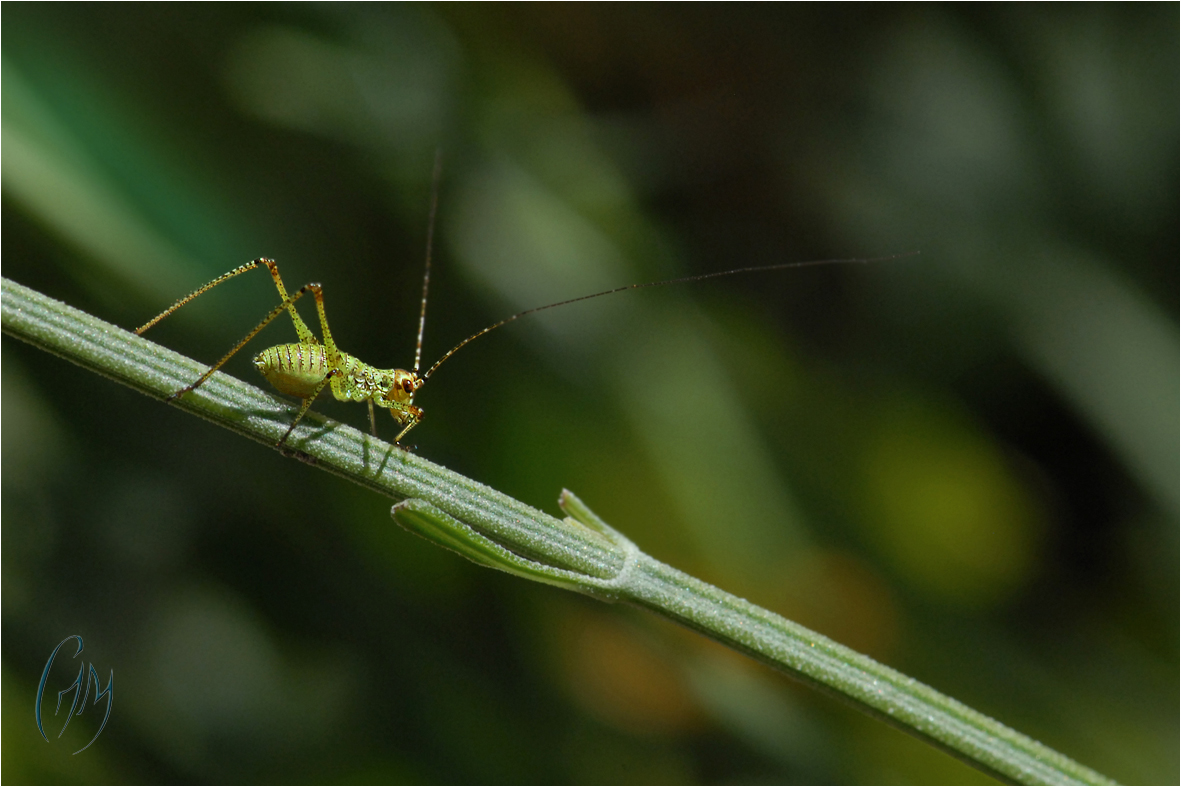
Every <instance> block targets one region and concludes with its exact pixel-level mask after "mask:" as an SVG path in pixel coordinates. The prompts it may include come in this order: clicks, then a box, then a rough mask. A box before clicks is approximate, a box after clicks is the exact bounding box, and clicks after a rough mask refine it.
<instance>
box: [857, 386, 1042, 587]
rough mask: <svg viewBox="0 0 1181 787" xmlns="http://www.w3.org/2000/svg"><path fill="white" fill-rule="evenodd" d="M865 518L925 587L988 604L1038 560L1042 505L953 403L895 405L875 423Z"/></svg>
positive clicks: (867, 460)
mask: <svg viewBox="0 0 1181 787" xmlns="http://www.w3.org/2000/svg"><path fill="white" fill-rule="evenodd" d="M863 468H864V472H865V477H864V487H863V498H862V499H863V511H862V515H863V521H864V522H865V523H866V525H867V527H869V529H870V531H871V534H872V538H873V540H874V541H875V542H876V544H877V546H878V548H879V549H880V550H881V551H882V553H883V555H884V556H885V557H886V558H887V559H888V560H889V561H890V563H891V564H892V567H893V568H894V569H895V570H896V571H898V572H899V574H901V575H902V576H903V577H904V578H905V579H906V580H907V581H908V582H909V583H910V584H911V585H912V586H913V587H914V588H915V589H916V590H919V591H920V592H923V593H926V594H929V595H931V596H933V597H936V598H938V599H939V600H942V601H946V602H951V603H954V604H959V605H966V606H978V605H989V604H991V603H995V602H997V601H1000V600H1001V599H1003V598H1004V597H1006V596H1007V595H1009V594H1010V593H1012V592H1013V591H1014V590H1015V589H1017V588H1018V587H1019V586H1020V585H1021V584H1022V583H1023V582H1024V581H1025V580H1026V579H1027V577H1028V576H1029V574H1030V572H1031V570H1032V568H1033V564H1034V561H1035V552H1036V545H1037V534H1038V532H1039V531H1040V529H1041V527H1040V525H1041V514H1040V506H1039V505H1038V503H1037V501H1036V500H1035V498H1034V496H1033V495H1032V494H1031V492H1030V489H1029V487H1028V485H1027V484H1026V483H1024V482H1023V481H1022V479H1021V478H1020V477H1019V476H1018V474H1017V472H1016V471H1015V466H1014V463H1013V462H1011V461H1010V460H1009V459H1008V458H1007V457H1006V456H1005V454H1004V452H1003V451H1002V449H1001V447H1000V446H999V445H998V444H997V443H996V442H995V441H994V440H992V439H990V437H989V436H988V435H987V434H985V433H984V432H982V431H981V430H980V429H978V428H976V427H975V425H973V424H972V423H970V422H969V421H968V420H967V419H966V418H963V417H960V416H958V415H957V414H956V413H954V412H953V411H951V410H949V409H948V408H945V407H941V406H930V405H924V404H920V403H918V402H908V401H903V402H895V403H893V404H891V405H889V406H887V407H886V408H884V409H883V411H882V412H881V413H880V414H879V418H878V419H877V421H876V423H875V424H874V425H873V426H871V427H870V437H869V440H868V442H867V444H866V448H865V453H864V463H863Z"/></svg>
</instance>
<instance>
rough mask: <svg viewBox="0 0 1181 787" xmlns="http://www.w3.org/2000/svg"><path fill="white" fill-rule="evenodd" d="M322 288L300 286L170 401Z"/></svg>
mask: <svg viewBox="0 0 1181 787" xmlns="http://www.w3.org/2000/svg"><path fill="white" fill-rule="evenodd" d="M268 262H269V261H268ZM320 289H321V288H320V285H319V284H316V283H312V284H305V285H304V286H302V287H300V288H299V289H298V290H297V291H296V293H295V294H294V295H292V296H290V297H287V298H284V299H283V302H282V303H280V304H279V305H278V306H276V307H275V308H274V309H272V310H271V312H270V314H268V315H267V316H266V317H264V318H263V319H262V322H260V323H259V324H258V325H256V326H254V330H252V331H251V332H250V333H248V334H246V337H245V338H243V339H242V341H240V342H238V343H237V344H235V345H234V346H233V348H232V349H231V350H230V351H229V352H228V353H226V354H225V355H223V356H222V357H221V360H219V361H218V362H217V363H215V364H214V365H213V366H211V367H210V368H209V371H207V372H205V374H203V375H201V376H200V377H198V378H197V381H196V382H194V383H193V384H191V385H187V386H185V387H184V388H181V389H180V390H179V391H177V392H176V393H174V394H173V395H172V396H170V397H168V401H170V402H171V401H173V400H174V399H178V398H180V397H181V396H184V395H185V394H187V393H188V392H189V391H193V390H196V389H197V388H200V387H201V385H202V384H204V382H205V381H206V380H208V379H209V378H210V377H211V376H213V373H214V372H216V371H217V370H218V369H220V368H221V367H223V366H225V364H226V362H227V361H229V360H230V359H231V358H233V357H234V355H236V354H237V352H238V351H239V350H241V349H242V348H243V347H245V346H246V343H247V342H249V341H250V340H251V339H253V338H254V337H255V336H257V335H258V333H259V331H261V330H262V329H263V328H265V327H267V326H268V325H270V324H271V322H272V321H274V319H275V318H276V317H278V316H279V315H280V314H282V313H283V312H284V311H286V310H287V309H291V310H292V311H294V309H292V306H293V305H294V304H295V302H296V301H298V300H299V299H300V298H302V297H303V296H304V295H306V294H307V293H309V292H314V293H316V294H317V295H318V294H319V292H320ZM190 300H191V298H190ZM304 330H307V326H306V325H305V326H304ZM313 338H314V337H313ZM330 377H331V375H330ZM327 379H328V378H325V381H327ZM321 385H322V384H321ZM317 390H319V389H317ZM300 417H302V414H301V415H300Z"/></svg>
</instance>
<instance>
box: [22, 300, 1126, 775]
mask: <svg viewBox="0 0 1181 787" xmlns="http://www.w3.org/2000/svg"><path fill="white" fill-rule="evenodd" d="M2 296H3V297H2V302H0V316H2V318H3V319H2V322H3V330H4V332H5V333H6V334H9V335H10V336H13V337H16V338H18V339H21V340H22V341H26V342H28V343H30V344H33V345H36V346H38V347H40V348H42V349H44V350H46V351H48V352H51V353H54V354H56V355H59V356H61V357H63V358H66V359H67V360H70V361H72V362H74V363H76V364H78V365H80V366H83V367H85V368H88V369H91V370H92V371H95V372H97V373H99V374H102V375H104V376H106V377H109V378H111V379H113V380H115V381H117V382H121V383H123V384H125V385H128V386H130V387H132V388H134V389H136V390H138V391H140V392H142V393H144V394H146V395H148V396H151V397H154V398H157V399H160V400H165V399H167V398H168V397H169V396H170V395H172V394H173V393H174V392H176V391H177V390H179V389H181V388H183V387H185V386H186V385H188V384H189V383H190V382H192V380H193V379H195V378H196V376H198V375H200V374H201V373H202V372H203V371H204V370H205V367H202V366H201V365H199V364H197V362H195V361H193V360H191V359H188V358H185V357H184V356H182V355H179V354H177V353H174V352H172V351H171V350H168V349H166V348H164V347H161V346H159V345H157V344H153V343H152V342H149V341H147V340H145V339H143V338H141V337H139V336H136V335H135V334H133V333H130V332H128V331H125V330H123V329H121V328H118V327H116V326H114V325H111V324H109V323H106V322H103V321H102V320H99V319H98V318H96V317H92V316H90V315H88V314H85V313H83V312H80V311H78V310H76V309H73V308H72V307H69V306H67V305H65V304H63V303H60V302H58V301H55V300H53V299H51V298H47V297H46V296H44V295H42V294H40V293H38V292H36V291H34V290H30V289H28V288H26V287H22V286H21V285H19V284H16V283H14V282H11V281H9V280H8V279H4V280H3V288H2ZM173 404H174V406H176V407H180V408H181V409H183V410H186V411H188V412H191V413H193V414H195V415H199V416H201V417H202V418H206V419H207V420H210V421H213V422H214V423H217V424H219V425H221V426H224V427H226V428H227V429H231V430H233V431H235V432H238V433H239V434H242V435H244V436H246V437H249V438H251V439H253V440H256V441H258V442H260V443H263V444H265V445H269V446H273V445H274V443H275V442H276V441H277V440H278V439H279V437H280V436H281V435H282V434H283V433H284V431H285V430H286V429H287V428H288V425H289V424H290V422H291V419H292V418H293V416H294V408H293V407H292V406H290V405H288V404H285V403H282V402H280V401H279V400H277V399H276V398H275V397H273V396H270V395H269V394H267V393H265V392H264V391H261V390H259V389H258V388H256V387H254V386H252V385H248V384H246V383H244V382H241V381H240V380H236V379H234V378H233V377H229V376H228V375H225V374H220V373H219V374H214V375H213V376H212V377H210V379H209V380H208V382H206V383H205V384H204V385H202V386H201V387H200V388H198V389H197V390H195V391H192V392H190V393H188V394H186V395H185V396H183V397H181V398H180V399H178V400H176V401H175V402H174V403H173ZM288 446H289V447H288V448H286V449H284V450H285V451H286V452H287V453H289V454H293V455H295V456H296V457H297V458H299V459H302V460H303V461H306V462H309V463H311V464H315V465H318V466H320V467H322V468H323V469H325V470H327V471H329V472H332V473H336V474H337V475H340V476H343V477H345V478H347V479H349V480H351V481H353V482H355V483H357V484H360V485H361V486H363V487H366V488H368V489H371V490H373V491H375V492H378V493H380V494H383V495H386V496H388V497H391V498H394V499H396V500H398V501H400V502H399V503H398V505H396V506H394V510H393V515H394V518H395V520H396V521H398V523H399V524H401V525H403V526H404V527H407V528H408V529H410V530H412V531H414V532H416V533H418V534H419V535H423V536H424V537H426V538H429V539H431V540H433V541H435V542H436V543H439V544H441V545H443V546H445V547H447V548H449V549H452V550H454V551H456V552H459V553H460V554H462V555H464V556H465V557H467V558H469V559H471V560H474V561H476V562H478V563H481V564H483V565H486V566H491V567H493V568H498V569H501V570H504V571H509V572H510V573H513V574H516V575H518V576H523V577H525V578H528V579H533V580H536V581H541V582H546V583H549V584H554V585H559V586H561V587H565V588H568V589H571V590H576V591H579V592H582V593H586V594H588V595H592V596H595V597H598V598H602V599H605V600H610V601H626V602H629V603H632V604H635V605H637V606H642V607H646V608H648V609H650V610H652V611H654V612H656V613H657V614H659V615H662V616H664V617H667V618H669V619H671V620H675V621H677V622H678V623H681V624H683V625H685V626H688V627H689V628H692V629H695V630H697V631H699V632H701V633H702V634H705V635H706V636H708V637H711V638H713V639H715V640H717V641H719V642H722V643H724V644H726V645H728V646H730V647H732V648H734V649H736V650H739V651H742V652H744V653H747V654H749V655H750V656H752V657H753V658H755V659H758V660H759V661H762V662H764V663H767V664H769V665H771V666H773V667H775V668H777V669H780V670H782V671H784V672H786V673H787V674H788V675H790V676H792V677H794V678H797V679H799V680H802V681H805V682H807V683H809V684H811V685H813V686H816V687H818V688H820V689H822V690H824V691H827V692H829V693H831V694H834V695H836V696H837V697H839V698H840V699H842V700H844V701H846V702H848V703H850V704H852V705H854V706H856V707H858V708H859V709H861V710H863V711H865V712H866V713H869V714H871V715H873V716H876V717H878V718H880V719H882V720H883V721H886V722H887V723H889V724H892V725H894V726H895V727H898V728H899V729H902V730H904V731H905V732H908V733H910V734H912V735H914V736H916V737H918V738H920V739H922V740H925V741H927V742H929V743H931V744H933V745H935V746H938V747H939V748H942V749H944V750H946V751H947V752H949V753H951V754H952V755H954V756H956V757H958V758H960V759H962V760H964V761H965V762H967V763H969V764H971V765H973V766H975V767H977V768H980V769H981V770H983V771H985V772H987V773H990V774H992V775H995V776H997V777H999V778H1002V779H1005V780H1009V781H1015V782H1021V783H1027V784H1037V783H1046V784H1050V783H1054V784H1062V783H1072V782H1078V783H1091V784H1097V783H1108V782H1109V780H1108V779H1107V778H1106V777H1104V776H1103V775H1101V774H1099V773H1096V772H1095V771H1093V770H1091V769H1089V768H1087V767H1085V766H1083V765H1080V764H1079V763H1077V762H1075V761H1073V760H1071V759H1070V758H1068V757H1066V756H1064V755H1062V754H1059V753H1058V752H1056V751H1054V750H1052V749H1049V748H1048V747H1046V746H1043V745H1042V744H1040V743H1038V742H1037V741H1034V740H1032V739H1031V738H1028V737H1026V736H1024V735H1022V734H1021V733H1019V732H1016V731H1015V730H1012V729H1010V728H1009V727H1006V726H1005V725H1003V724H1001V723H1000V722H998V721H996V720H995V719H991V718H989V717H987V716H985V715H983V714H981V713H978V712H976V711H974V710H972V709H971V708H968V707H967V706H965V705H963V704H962V703H959V702H957V701H956V700H953V699H951V698H950V697H947V696H945V695H943V694H940V693H939V692H937V691H935V690H934V689H932V688H930V687H929V686H926V685H924V684H922V683H919V682H918V681H916V680H913V679H911V678H908V677H907V676H905V675H903V674H901V673H899V672H897V671H895V670H893V669H890V668H889V667H886V666H885V665H883V664H880V663H878V662H876V661H874V660H873V659H870V658H869V657H867V656H863V655H861V654H859V653H856V652H854V651H852V650H850V649H848V648H846V647H844V646H843V645H840V644H838V643H836V642H833V641H832V640H830V639H828V638H826V637H823V636H821V635H819V634H817V633H815V632H813V631H810V630H808V629H806V628H804V627H803V626H799V625H797V624H795V623H792V622H791V621H789V620H786V619H785V618H782V617H780V616H779V615H776V614H775V613H773V612H770V611H769V610H766V609H763V608H761V607H758V606H756V605H754V604H751V603H750V602H747V601H744V600H743V599H740V598H738V597H736V596H733V595H731V594H729V593H726V592H725V591H723V590H721V589H719V588H716V587H714V586H712V585H709V584H707V583H705V582H702V581H700V580H698V579H695V578H693V577H691V576H689V575H687V574H684V573H682V572H680V571H677V570H676V569H674V568H672V567H670V566H667V565H665V564H663V563H661V562H659V561H658V560H656V559H654V558H652V557H650V556H649V555H646V554H644V553H643V552H641V551H640V550H639V549H638V548H637V547H636V546H635V545H634V544H632V543H631V542H630V541H628V540H627V539H626V538H625V537H624V536H622V535H621V534H620V533H618V532H617V531H615V530H614V529H612V528H611V527H610V526H608V525H607V524H606V523H604V522H603V521H602V520H600V519H599V518H598V517H597V516H595V514H594V513H593V512H592V511H590V509H589V508H587V507H586V506H585V504H583V503H582V502H581V501H580V500H578V498H576V497H574V495H572V494H570V493H569V492H563V494H562V498H561V501H560V503H561V505H562V508H563V510H565V511H566V513H567V514H568V515H569V516H567V518H566V519H565V520H559V519H555V518H553V517H550V516H548V515H546V514H544V513H542V512H541V511H538V510H537V509H534V508H532V507H530V506H528V505H526V504H524V503H522V502H520V501H518V500H514V499H513V498H511V497H509V496H507V495H504V494H502V493H500V492H497V491H496V490H494V489H491V488H489V487H487V486H484V485H483V484H480V483H478V482H476V481H473V480H471V479H469V478H465V477H464V476H461V475H459V474H457V473H454V472H452V471H450V470H448V469H446V468H444V467H441V466H439V465H436V464H434V463H432V462H429V461H427V460H426V459H423V458H422V457H419V456H416V455H414V454H411V453H409V452H406V451H403V450H401V449H399V448H397V447H396V446H393V445H390V444H389V443H385V442H382V441H381V440H378V439H376V438H374V437H372V436H370V435H366V434H363V433H361V432H359V431H357V430H355V429H352V428H350V427H347V426H343V425H341V424H339V423H336V422H334V421H331V420H328V419H325V418H323V417H322V416H319V415H316V414H314V413H309V414H308V416H307V417H306V418H305V419H303V421H302V422H301V423H300V424H299V425H298V427H297V428H296V429H295V430H294V431H293V432H292V434H291V436H290V438H289V439H288Z"/></svg>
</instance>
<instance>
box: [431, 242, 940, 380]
mask: <svg viewBox="0 0 1181 787" xmlns="http://www.w3.org/2000/svg"><path fill="white" fill-rule="evenodd" d="M918 253H919V252H917V251H909V252H906V253H905V254H891V255H889V256H887V257H869V258H854V259H847V260H808V261H805V262H779V263H775V264H773V265H756V266H754V267H750V268H734V269H733V270H728V271H717V272H715V273H700V274H697V275H696V276H681V277H680V278H676V279H664V280H662V281H650V282H645V283H643V284H628V285H626V286H624V287H616V288H615V289H613V290H603V291H602V292H596V293H594V294H592V295H583V296H581V297H578V298H571V299H570V300H568V301H559V302H558V303H550V304H547V305H545V306H535V307H533V308H532V309H526V310H525V311H523V312H517V313H516V314H514V315H512V316H510V317H505V318H504V319H503V320H501V321H500V322H498V323H496V324H495V325H489V326H488V327H487V328H485V329H484V330H482V331H479V332H478V333H473V334H472V335H471V336H469V337H467V338H466V339H464V340H463V341H462V342H460V343H459V344H457V345H455V346H454V347H452V348H451V349H450V350H448V351H447V354H446V355H444V356H443V357H442V358H440V359H439V360H437V361H435V365H434V366H432V367H431V368H430V369H428V370H427V373H426V374H424V375H423V376H422V379H423V380H427V379H428V378H429V377H430V376H431V375H432V374H434V373H435V370H436V369H438V368H439V367H440V366H442V365H443V361H445V360H447V359H448V358H450V357H451V356H452V355H455V353H457V352H459V351H460V350H461V349H463V348H464V347H466V346H467V345H468V344H469V343H471V342H473V341H475V340H476V339H479V338H480V337H481V336H483V335H484V334H486V333H490V332H491V331H495V330H496V329H497V328H500V327H501V326H504V325H508V324H509V323H510V322H513V321H514V320H519V319H521V318H522V317H525V316H528V315H530V314H536V313H537V312H543V311H545V310H546V309H556V308H558V307H559V306H568V305H570V304H571V303H578V302H579V301H589V300H590V299H591V298H601V297H603V296H604V295H614V294H615V293H617V292H624V291H625V290H638V289H641V288H642V287H661V286H663V285H665V284H682V283H686V282H693V281H702V280H704V279H716V278H718V277H719V276H733V275H734V274H736V273H757V272H759V271H778V270H783V269H784V268H808V267H812V266H816V265H850V264H854V263H856V264H861V265H866V264H869V263H871V262H887V261H889V260H898V259H903V258H905V257H913V256H915V255H916V254H918ZM414 369H415V371H418V366H417V364H416V365H415V367H414Z"/></svg>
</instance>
